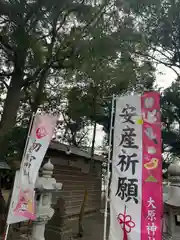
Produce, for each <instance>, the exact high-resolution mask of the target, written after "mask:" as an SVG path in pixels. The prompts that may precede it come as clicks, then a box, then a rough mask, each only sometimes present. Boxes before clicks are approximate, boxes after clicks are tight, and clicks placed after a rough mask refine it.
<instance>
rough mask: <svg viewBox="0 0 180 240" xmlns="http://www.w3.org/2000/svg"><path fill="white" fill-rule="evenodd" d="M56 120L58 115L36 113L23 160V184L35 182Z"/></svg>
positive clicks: (21, 171)
mask: <svg viewBox="0 0 180 240" xmlns="http://www.w3.org/2000/svg"><path fill="white" fill-rule="evenodd" d="M56 122H57V116H53V115H47V114H41V115H40V114H37V115H35V117H34V122H33V125H32V130H31V133H30V136H29V139H28V144H27V149H26V151H25V154H24V158H23V159H22V162H21V168H20V173H21V181H22V185H26V184H32V185H34V184H35V181H36V178H37V175H38V172H39V168H40V166H41V164H42V161H43V159H44V156H45V154H46V151H47V149H48V146H49V144H50V141H51V139H52V136H53V133H54V128H55V126H56Z"/></svg>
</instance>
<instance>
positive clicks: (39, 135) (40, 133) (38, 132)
mask: <svg viewBox="0 0 180 240" xmlns="http://www.w3.org/2000/svg"><path fill="white" fill-rule="evenodd" d="M47 134H48V132H47V131H46V128H45V127H43V126H41V127H39V128H38V129H37V130H36V137H37V138H38V139H41V138H43V137H45V136H46V135H47Z"/></svg>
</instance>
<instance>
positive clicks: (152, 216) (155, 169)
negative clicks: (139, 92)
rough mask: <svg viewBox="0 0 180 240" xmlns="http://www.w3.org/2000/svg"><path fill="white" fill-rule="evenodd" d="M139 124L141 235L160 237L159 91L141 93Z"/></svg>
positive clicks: (142, 237)
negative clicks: (140, 124)
mask: <svg viewBox="0 0 180 240" xmlns="http://www.w3.org/2000/svg"><path fill="white" fill-rule="evenodd" d="M141 107H142V116H143V125H142V130H143V131H142V140H143V141H142V142H143V144H142V148H143V149H142V159H143V164H142V213H141V239H147V240H161V239H162V228H161V219H162V210H163V201H162V159H161V120H160V95H159V93H157V92H150V93H145V94H144V95H143V96H142V97H141Z"/></svg>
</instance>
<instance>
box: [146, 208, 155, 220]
mask: <svg viewBox="0 0 180 240" xmlns="http://www.w3.org/2000/svg"><path fill="white" fill-rule="evenodd" d="M147 219H148V220H149V221H151V222H153V221H155V220H156V212H155V210H154V209H153V210H148V215H147Z"/></svg>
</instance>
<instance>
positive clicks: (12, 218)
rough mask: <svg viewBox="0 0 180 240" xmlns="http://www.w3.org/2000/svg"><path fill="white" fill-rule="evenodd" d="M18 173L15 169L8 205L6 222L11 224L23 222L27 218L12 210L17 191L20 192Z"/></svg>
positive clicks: (16, 199) (16, 198)
mask: <svg viewBox="0 0 180 240" xmlns="http://www.w3.org/2000/svg"><path fill="white" fill-rule="evenodd" d="M20 189H21V188H20V174H19V171H16V175H15V179H14V186H13V192H12V196H11V202H10V206H9V211H8V216H7V224H13V223H18V222H23V221H26V220H28V218H25V217H23V216H17V215H15V213H14V210H15V208H16V206H17V204H18V198H19V192H20Z"/></svg>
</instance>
